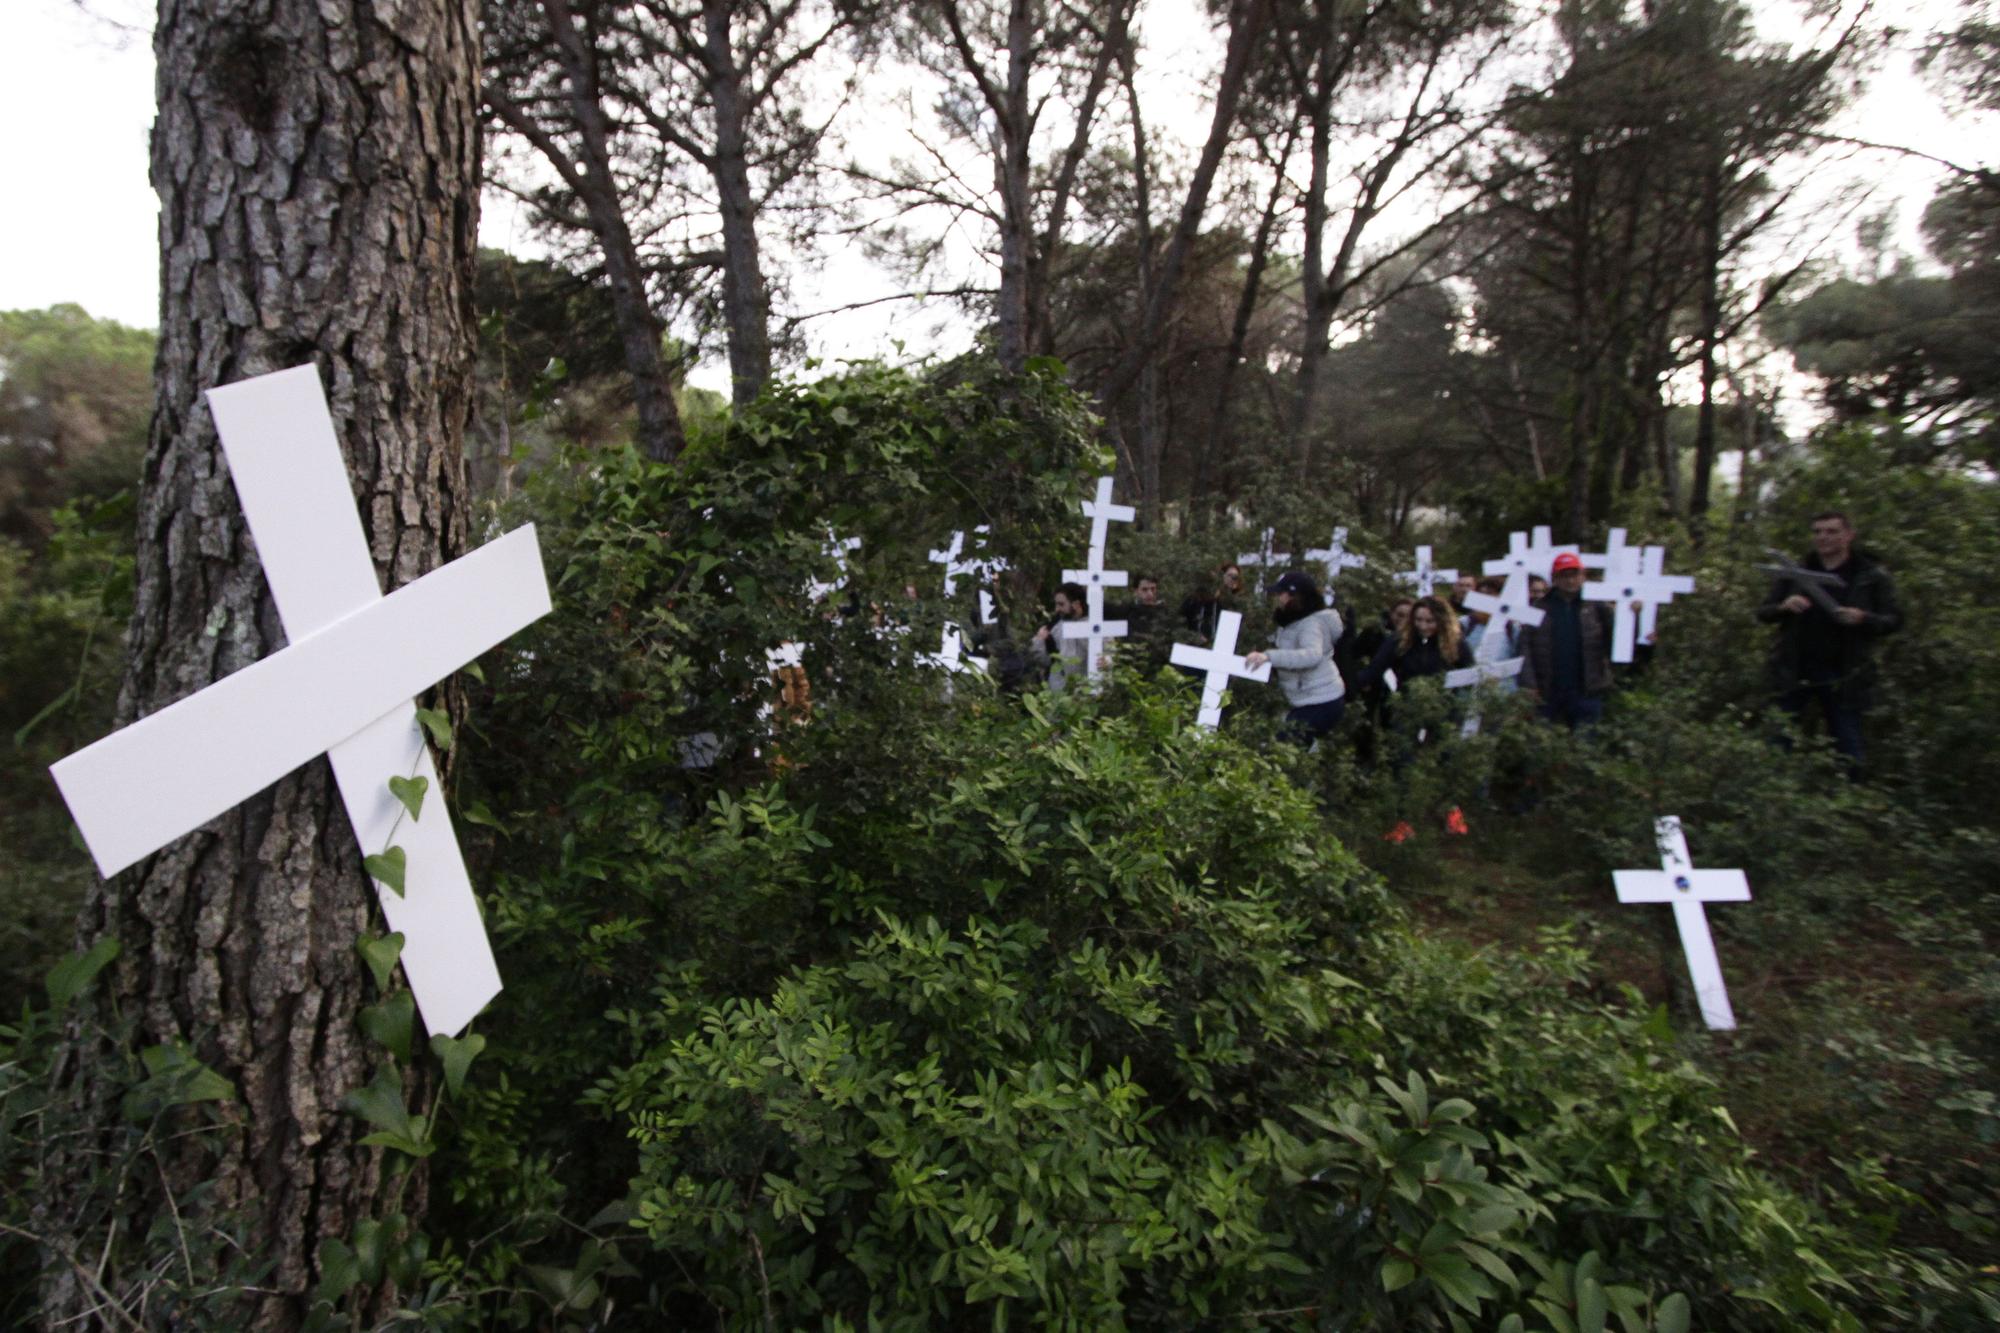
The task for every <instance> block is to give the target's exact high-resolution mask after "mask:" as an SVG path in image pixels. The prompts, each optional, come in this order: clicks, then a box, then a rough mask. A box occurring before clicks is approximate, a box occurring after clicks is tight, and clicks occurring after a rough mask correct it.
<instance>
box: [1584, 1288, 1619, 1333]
mask: <svg viewBox="0 0 2000 1333" xmlns="http://www.w3.org/2000/svg"><path fill="white" fill-rule="evenodd" d="M1610 1314H1611V1304H1610V1302H1609V1301H1607V1300H1606V1299H1605V1298H1604V1288H1603V1286H1601V1285H1600V1284H1599V1283H1598V1281H1597V1279H1595V1278H1588V1277H1587V1278H1583V1279H1581V1280H1579V1281H1578V1282H1577V1284H1576V1327H1577V1333H1604V1321H1605V1319H1607V1318H1608V1317H1609V1316H1610Z"/></svg>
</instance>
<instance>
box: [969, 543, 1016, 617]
mask: <svg viewBox="0 0 2000 1333" xmlns="http://www.w3.org/2000/svg"><path fill="white" fill-rule="evenodd" d="M992 533H993V529H992V527H991V525H989V524H985V523H981V524H980V525H979V526H978V527H976V528H974V529H973V530H972V535H973V537H974V538H975V539H976V540H977V542H978V546H979V550H978V552H977V553H975V554H974V555H973V556H972V557H971V558H970V559H968V560H967V561H966V562H965V572H967V573H971V574H977V575H978V576H979V623H980V624H982V625H991V624H993V623H994V622H995V621H996V620H998V618H999V617H998V616H997V615H996V614H995V610H996V608H995V607H994V605H993V588H992V583H993V579H994V577H995V576H996V575H998V574H1000V573H1001V572H1003V571H1004V570H1006V569H1008V568H1009V566H1008V564H1007V558H1006V557H1005V556H1001V555H990V554H988V553H987V551H986V543H987V539H988V538H989V537H991V536H992Z"/></svg>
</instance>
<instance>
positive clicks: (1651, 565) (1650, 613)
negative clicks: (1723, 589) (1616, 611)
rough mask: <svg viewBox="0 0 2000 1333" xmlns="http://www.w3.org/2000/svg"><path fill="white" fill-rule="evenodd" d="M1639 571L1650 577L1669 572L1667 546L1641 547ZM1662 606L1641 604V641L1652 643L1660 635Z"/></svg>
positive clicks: (1652, 603) (1658, 604) (1647, 603)
mask: <svg viewBox="0 0 2000 1333" xmlns="http://www.w3.org/2000/svg"><path fill="white" fill-rule="evenodd" d="M1639 572H1640V573H1641V574H1644V575H1646V576H1647V577H1649V578H1652V577H1658V576H1660V575H1663V574H1665V573H1666V572H1667V548H1666V547H1664V546H1646V547H1642V548H1640V555H1639ZM1689 591H1690V592H1692V591H1693V588H1692V587H1690V588H1689ZM1660 606H1661V603H1659V602H1642V603H1641V604H1640V606H1639V642H1640V643H1651V642H1652V641H1653V639H1654V637H1655V636H1656V635H1658V633H1659V631H1660Z"/></svg>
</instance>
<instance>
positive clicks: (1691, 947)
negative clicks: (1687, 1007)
mask: <svg viewBox="0 0 2000 1333" xmlns="http://www.w3.org/2000/svg"><path fill="white" fill-rule="evenodd" d="M1653 837H1654V840H1655V841H1656V842H1657V843H1658V844H1659V848H1660V869H1658V870H1614V871H1612V872H1611V881H1612V883H1613V884H1614V885H1615V886H1616V887H1617V890H1618V901H1619V902H1621V903H1672V904H1673V905H1674V924H1675V925H1676V926H1678V927H1679V928H1680V933H1681V949H1682V951H1683V952H1685V953H1686V954H1687V964H1688V975H1689V976H1690V977H1692V978H1693V980H1694V995H1695V1000H1696V1001H1697V1002H1698V1003H1699V1004H1700V1005H1701V1021H1702V1022H1704V1023H1706V1024H1708V1026H1709V1027H1711V1028H1733V1027H1735V1026H1736V1015H1735V1013H1734V1012H1732V1011H1731V1009H1730V1007H1729V991H1728V989H1727V988H1726V987H1725V986H1724V985H1723V984H1722V964H1721V963H1720V962H1718V961H1717V960H1716V957H1715V937H1714V936H1712V935H1710V934H1709V933H1708V914H1707V912H1706V911H1704V910H1703V908H1702V904H1703V903H1747V902H1749V901H1750V880H1749V878H1748V877H1747V876H1745V875H1744V873H1743V872H1742V871H1740V870H1696V869H1695V868H1694V862H1693V861H1692V860H1691V859H1690V858H1689V856H1688V845H1687V838H1686V837H1685V836H1683V835H1682V833H1681V821H1680V817H1679V816H1678V815H1665V816H1663V817H1661V818H1659V819H1656V820H1654V821H1653Z"/></svg>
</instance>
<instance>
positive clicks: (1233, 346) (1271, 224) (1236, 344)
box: [1188, 130, 1297, 528]
mask: <svg viewBox="0 0 2000 1333" xmlns="http://www.w3.org/2000/svg"><path fill="white" fill-rule="evenodd" d="M1296 135H1297V131H1296V130H1287V131H1286V133H1285V146H1284V148H1283V149H1281V150H1280V151H1279V153H1278V156H1277V157H1276V158H1275V159H1274V162H1275V163H1276V164H1282V163H1283V162H1284V161H1285V159H1286V158H1288V157H1290V156H1291V153H1292V144H1293V143H1294V142H1295V141H1296ZM1284 192H1285V173H1284V172H1283V171H1282V170H1274V171H1273V172H1272V173H1271V193H1270V195H1269V197H1268V198H1266V200H1265V202H1264V213H1263V216H1262V217H1260V218H1258V219H1257V235H1256V237H1255V238H1254V239H1253V240H1252V241H1251V242H1250V266H1249V268H1248V269H1247V270H1246V271H1245V272H1244V274H1243V291H1242V292H1241V294H1240V295H1239V296H1238V297H1237V300H1236V318H1235V319H1234V320H1233V321H1232V322H1231V323H1230V326H1229V350H1228V351H1227V352H1226V353H1225V354H1224V356H1223V360H1222V375H1221V381H1220V383H1218V384H1217V385H1216V389H1215V410H1214V412H1213V413H1212V414H1211V415H1210V417H1209V422H1208V439H1207V441H1206V442H1205V443H1204V444H1203V446H1202V451H1201V455H1200V457H1198V458H1196V459H1195V466H1194V486H1193V488H1192V492H1191V494H1190V495H1189V500H1188V516H1189V518H1190V520H1193V519H1194V518H1195V517H1196V516H1197V515H1199V516H1201V518H1202V519H1203V522H1202V524H1201V526H1203V527H1206V526H1207V522H1206V519H1207V517H1208V516H1209V515H1210V514H1212V513H1213V512H1214V509H1213V506H1212V500H1211V494H1210V490H1209V485H1208V478H1209V471H1210V469H1211V468H1212V467H1213V466H1214V464H1215V459H1216V455H1217V454H1219V453H1220V452H1221V451H1222V437H1223V433H1224V432H1225V431H1226V430H1227V429H1228V428H1229V408H1230V403H1231V400H1232V399H1233V398H1234V397H1235V394H1236V372H1237V370H1238V369H1239V368H1240V367H1241V366H1242V364H1243V353H1244V349H1245V348H1246V347H1247V346H1248V345H1249V342H1250V321H1251V320H1252V319H1253V318H1255V317H1256V314H1257V302H1258V300H1259V299H1261V296H1262V292H1263V286H1264V270H1265V268H1266V267H1267V266H1268V265H1269V264H1270V259H1271V233H1272V232H1273V231H1274V230H1275V229H1276V227H1277V222H1278V204H1279V202H1280V201H1281V200H1282V199H1283V198H1284ZM1193 526H1194V524H1193V523H1192V522H1191V523H1190V528H1192V527H1193Z"/></svg>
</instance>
